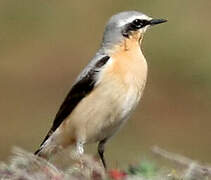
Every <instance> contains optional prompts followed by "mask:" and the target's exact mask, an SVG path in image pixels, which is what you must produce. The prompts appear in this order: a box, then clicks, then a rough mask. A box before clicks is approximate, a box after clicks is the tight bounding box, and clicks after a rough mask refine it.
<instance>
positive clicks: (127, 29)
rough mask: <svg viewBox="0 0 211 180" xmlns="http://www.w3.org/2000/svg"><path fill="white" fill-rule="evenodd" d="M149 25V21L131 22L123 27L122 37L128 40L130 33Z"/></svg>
mask: <svg viewBox="0 0 211 180" xmlns="http://www.w3.org/2000/svg"><path fill="white" fill-rule="evenodd" d="M149 24H150V21H147V20H142V19H135V20H134V21H133V22H131V23H128V24H126V25H125V28H124V30H123V31H122V35H123V36H125V37H127V38H128V37H129V35H130V33H131V31H137V30H138V29H141V28H143V27H145V26H146V25H149Z"/></svg>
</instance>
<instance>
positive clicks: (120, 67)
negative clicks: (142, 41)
mask: <svg viewBox="0 0 211 180" xmlns="http://www.w3.org/2000/svg"><path fill="white" fill-rule="evenodd" d="M106 73H107V77H108V80H107V83H108V84H109V88H110V90H111V93H110V94H111V96H112V97H110V98H111V100H113V101H115V102H114V104H115V106H116V109H117V111H116V114H117V118H119V119H127V117H128V116H129V114H130V113H131V112H132V111H133V110H134V108H135V107H136V106H137V104H138V102H139V100H140V98H141V96H142V94H143V90H144V87H145V83H146V79H147V63H146V60H145V58H144V56H143V54H142V53H141V51H140V50H138V51H137V52H136V51H131V52H130V51H129V52H123V53H118V54H115V55H114V56H112V62H111V63H110V67H108V68H107V72H106ZM105 84H106V83H105Z"/></svg>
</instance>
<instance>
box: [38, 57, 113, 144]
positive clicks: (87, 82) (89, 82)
mask: <svg viewBox="0 0 211 180" xmlns="http://www.w3.org/2000/svg"><path fill="white" fill-rule="evenodd" d="M109 58H110V57H109V56H104V57H103V58H101V59H100V60H98V61H97V63H96V64H95V65H94V67H93V68H91V69H90V70H89V71H88V72H87V73H86V75H85V76H84V77H83V78H82V79H80V80H79V81H78V82H77V83H76V84H74V86H73V87H72V89H71V90H70V92H69V93H68V95H67V97H66V98H65V100H64V102H63V104H62V105H61V107H60V108H59V111H58V113H57V114H56V117H55V119H54V122H53V126H52V127H51V129H50V131H49V132H48V134H47V136H46V137H45V139H44V141H43V142H42V144H41V145H40V146H42V145H43V144H44V142H45V141H46V140H47V139H48V138H49V136H50V135H51V134H52V133H53V132H54V131H55V130H56V129H57V128H58V127H59V126H60V124H61V123H62V122H63V120H64V119H66V118H67V116H69V115H70V114H71V112H72V111H73V109H74V108H75V107H76V106H77V104H78V103H79V102H80V101H81V100H82V99H83V98H84V97H85V96H87V95H88V94H89V93H90V92H91V91H92V89H93V88H94V86H95V83H96V78H95V76H96V73H97V72H98V70H99V68H101V67H102V66H104V65H105V64H106V63H107V61H108V60H109Z"/></svg>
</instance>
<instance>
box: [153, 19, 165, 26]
mask: <svg viewBox="0 0 211 180" xmlns="http://www.w3.org/2000/svg"><path fill="white" fill-rule="evenodd" d="M164 22H167V20H165V19H152V20H150V21H149V24H150V25H151V26H154V25H156V24H161V23H164Z"/></svg>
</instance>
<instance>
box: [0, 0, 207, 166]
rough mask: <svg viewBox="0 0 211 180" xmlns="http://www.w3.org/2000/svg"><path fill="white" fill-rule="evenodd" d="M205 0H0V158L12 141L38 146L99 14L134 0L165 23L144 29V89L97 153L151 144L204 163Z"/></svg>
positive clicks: (85, 56)
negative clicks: (129, 113)
mask: <svg viewBox="0 0 211 180" xmlns="http://www.w3.org/2000/svg"><path fill="white" fill-rule="evenodd" d="M210 8H211V1H210V0H203V1H198V0H186V1H183V0H177V1H169V0H162V1H154V0H125V1H124V2H123V1H122V0H115V1H112V0H106V1H98V0H92V1H79V0H62V1H57V0H45V1H43V0H36V1H35V0H18V1H15V0H1V1H0V122H1V126H0V143H1V145H0V160H1V161H2V160H6V159H7V158H8V156H9V155H10V154H11V148H12V147H13V146H19V147H22V148H24V149H26V150H28V151H32V152H33V151H35V150H36V149H37V148H38V146H39V144H40V143H41V141H42V140H43V138H44V136H45V135H46V133H47V131H48V130H49V128H50V126H51V124H52V120H53V118H54V116H55V114H56V112H57V110H58V108H59V106H60V105H61V103H62V101H63V100H64V98H65V96H66V94H67V93H68V91H69V89H70V88H71V85H72V82H73V81H74V79H75V78H76V76H77V75H78V73H79V72H80V71H81V70H82V68H83V67H84V66H85V65H86V64H87V63H88V61H89V60H90V59H91V58H92V57H93V56H94V54H95V52H96V50H97V49H98V48H99V45H100V41H101V39H102V33H103V30H104V25H105V23H106V22H107V20H108V18H109V17H110V16H111V15H113V14H115V13H117V12H120V11H124V10H138V11H141V12H144V13H146V14H148V15H150V16H152V17H157V18H164V19H168V23H166V24H162V25H160V26H157V27H154V28H152V29H151V30H150V31H148V33H147V34H146V35H145V38H144V45H143V49H144V54H145V56H146V58H147V61H148V64H149V76H148V83H147V86H146V89H145V94H144V96H143V98H142V102H141V103H140V105H139V106H138V108H137V109H136V112H135V113H134V114H133V116H132V117H131V118H130V120H129V121H128V123H127V124H126V126H124V128H123V129H122V130H121V131H120V132H119V133H118V134H117V135H116V136H115V137H114V138H113V139H112V140H111V141H110V143H108V144H107V146H106V148H107V150H106V158H107V159H108V161H109V164H110V166H125V165H127V164H128V163H130V162H134V161H136V160H137V159H139V158H140V159H141V158H143V157H147V156H149V152H150V148H151V147H152V146H153V145H158V146H160V147H162V148H165V149H167V150H169V151H173V152H177V153H181V154H184V155H186V156H189V157H190V158H192V159H197V160H199V161H202V162H210V163H211V156H210V152H211V140H210V139H211V120H210V117H211V110H210V107H211V41H210V40H211V36H210V32H211V21H210V18H211V11H210ZM91 148H92V147H91ZM93 149H94V148H93Z"/></svg>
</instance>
